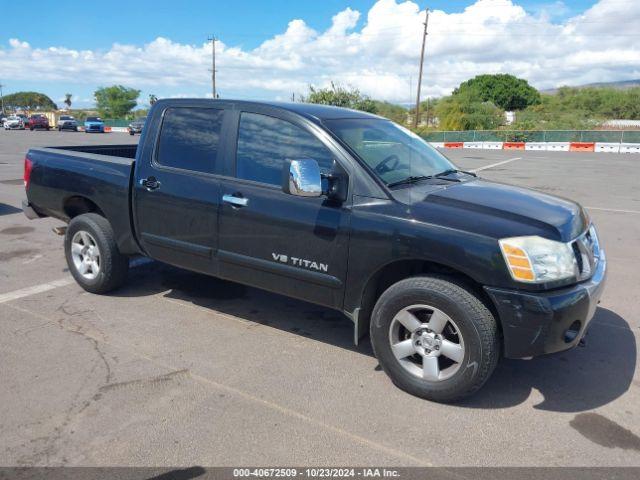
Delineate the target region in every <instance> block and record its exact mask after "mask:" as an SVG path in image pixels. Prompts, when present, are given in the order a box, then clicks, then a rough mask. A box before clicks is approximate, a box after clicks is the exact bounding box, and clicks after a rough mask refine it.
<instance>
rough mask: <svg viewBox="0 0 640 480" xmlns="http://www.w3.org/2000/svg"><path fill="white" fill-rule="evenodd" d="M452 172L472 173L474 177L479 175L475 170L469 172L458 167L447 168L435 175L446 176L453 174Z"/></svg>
mask: <svg viewBox="0 0 640 480" xmlns="http://www.w3.org/2000/svg"><path fill="white" fill-rule="evenodd" d="M452 173H464V174H466V175H471V176H472V177H477V176H478V175H476V174H475V173H473V172H467V171H466V170H458V169H457V168H450V169H448V170H445V171H444V172H440V173H436V174H435V175H434V177H445V176H447V175H451V174H452Z"/></svg>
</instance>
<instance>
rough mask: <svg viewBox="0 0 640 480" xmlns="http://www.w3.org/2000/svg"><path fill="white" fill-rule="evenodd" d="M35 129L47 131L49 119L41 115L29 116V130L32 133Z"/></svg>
mask: <svg viewBox="0 0 640 480" xmlns="http://www.w3.org/2000/svg"><path fill="white" fill-rule="evenodd" d="M36 128H39V129H42V130H49V129H50V127H49V119H48V118H47V117H45V116H44V115H42V114H34V115H31V116H30V117H29V130H31V131H33V130H35V129H36Z"/></svg>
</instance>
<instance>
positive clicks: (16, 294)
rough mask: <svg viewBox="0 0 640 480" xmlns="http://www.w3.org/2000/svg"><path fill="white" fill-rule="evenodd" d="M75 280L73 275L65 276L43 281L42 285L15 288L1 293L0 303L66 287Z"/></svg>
mask: <svg viewBox="0 0 640 480" xmlns="http://www.w3.org/2000/svg"><path fill="white" fill-rule="evenodd" d="M74 282H75V280H74V279H73V277H64V278H60V279H58V280H54V281H52V282H48V283H41V284H40V285H34V286H32V287H26V288H21V289H20V290H14V291H13V292H7V293H2V294H0V304H2V303H7V302H11V301H13V300H18V299H19V298H24V297H29V296H31V295H37V294H38V293H43V292H47V291H49V290H53V289H54V288H59V287H66V286H67V285H71V284H72V283H74Z"/></svg>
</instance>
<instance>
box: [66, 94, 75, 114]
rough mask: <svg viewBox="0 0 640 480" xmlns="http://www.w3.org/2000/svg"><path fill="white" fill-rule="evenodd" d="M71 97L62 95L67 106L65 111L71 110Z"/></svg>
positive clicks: (70, 95)
mask: <svg viewBox="0 0 640 480" xmlns="http://www.w3.org/2000/svg"><path fill="white" fill-rule="evenodd" d="M71 97H73V95H72V94H71V93H65V94H64V104H65V105H66V106H67V110H68V109H70V108H71Z"/></svg>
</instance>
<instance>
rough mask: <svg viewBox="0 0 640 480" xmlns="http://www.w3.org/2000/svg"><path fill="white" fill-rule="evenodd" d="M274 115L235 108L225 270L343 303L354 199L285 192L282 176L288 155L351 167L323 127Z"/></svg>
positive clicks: (226, 186)
mask: <svg viewBox="0 0 640 480" xmlns="http://www.w3.org/2000/svg"><path fill="white" fill-rule="evenodd" d="M267 112H268V110H267ZM275 115H277V113H273V112H271V114H268V113H265V111H262V110H260V109H257V108H256V110H253V111H251V110H245V109H243V111H242V112H239V113H236V114H235V116H236V118H237V120H236V121H235V122H234V123H236V122H237V125H238V127H237V130H235V132H236V133H237V139H236V142H234V145H235V147H236V149H235V150H236V152H235V155H233V149H231V152H230V153H231V155H230V156H231V157H232V158H233V159H235V168H234V169H232V170H233V171H234V172H235V178H225V179H224V180H223V181H222V185H221V192H220V193H221V198H220V200H221V206H220V232H219V250H218V256H219V259H220V274H221V275H222V276H224V277H226V278H229V279H231V280H235V281H238V282H241V283H246V284H251V285H255V286H257V287H260V288H264V289H267V290H271V291H275V292H278V293H282V294H285V295H288V296H292V297H296V298H300V299H303V300H308V301H311V302H314V303H318V304H322V305H327V306H331V307H339V306H341V305H342V298H343V284H344V281H345V275H346V270H347V247H348V240H349V236H348V227H349V218H350V209H349V206H348V205H347V203H344V204H339V203H335V202H332V201H330V200H328V199H327V198H326V197H317V198H311V197H297V196H293V195H288V194H285V193H284V192H283V191H282V189H281V178H282V167H283V164H284V163H285V161H286V160H287V159H293V160H295V159H303V158H312V159H314V160H316V161H317V162H318V164H319V165H320V168H321V170H322V171H324V172H329V171H332V170H336V169H338V170H340V171H341V172H342V173H346V171H345V170H342V169H341V167H340V165H339V164H337V163H336V161H337V160H336V156H335V155H334V154H333V153H332V151H331V149H330V148H329V147H328V146H327V145H326V144H325V143H324V141H323V140H322V139H321V138H319V132H315V131H312V129H311V128H310V127H309V126H308V125H306V124H305V123H304V122H302V121H300V122H296V121H295V118H290V117H289V116H288V117H287V119H284V118H278V117H277V116H275ZM324 140H326V139H324ZM345 181H347V180H346V179H345Z"/></svg>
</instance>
